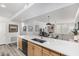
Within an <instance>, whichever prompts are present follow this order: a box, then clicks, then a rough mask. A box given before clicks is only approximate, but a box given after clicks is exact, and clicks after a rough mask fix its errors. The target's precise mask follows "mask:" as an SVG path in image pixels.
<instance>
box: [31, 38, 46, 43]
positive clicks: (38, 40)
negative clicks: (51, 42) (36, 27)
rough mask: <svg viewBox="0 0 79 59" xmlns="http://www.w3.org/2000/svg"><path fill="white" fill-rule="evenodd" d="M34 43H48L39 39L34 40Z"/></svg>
mask: <svg viewBox="0 0 79 59" xmlns="http://www.w3.org/2000/svg"><path fill="white" fill-rule="evenodd" d="M32 40H33V41H36V42H40V43H44V42H46V41H45V40H41V39H38V38H34V39H32Z"/></svg>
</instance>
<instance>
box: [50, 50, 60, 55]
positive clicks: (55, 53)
mask: <svg viewBox="0 0 79 59" xmlns="http://www.w3.org/2000/svg"><path fill="white" fill-rule="evenodd" d="M50 55H51V56H61V54H60V53H57V52H54V51H50Z"/></svg>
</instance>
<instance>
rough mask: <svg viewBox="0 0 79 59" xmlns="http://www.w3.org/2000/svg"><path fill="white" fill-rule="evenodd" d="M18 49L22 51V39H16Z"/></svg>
mask: <svg viewBox="0 0 79 59" xmlns="http://www.w3.org/2000/svg"><path fill="white" fill-rule="evenodd" d="M18 48H19V49H22V38H21V37H18Z"/></svg>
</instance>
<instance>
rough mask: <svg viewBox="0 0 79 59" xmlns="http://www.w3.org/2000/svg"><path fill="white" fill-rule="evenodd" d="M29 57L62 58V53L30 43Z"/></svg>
mask: <svg viewBox="0 0 79 59" xmlns="http://www.w3.org/2000/svg"><path fill="white" fill-rule="evenodd" d="M28 56H61V55H60V53H58V52H54V51H51V50H49V49H47V48H44V47H41V46H39V45H37V44H33V43H31V42H28Z"/></svg>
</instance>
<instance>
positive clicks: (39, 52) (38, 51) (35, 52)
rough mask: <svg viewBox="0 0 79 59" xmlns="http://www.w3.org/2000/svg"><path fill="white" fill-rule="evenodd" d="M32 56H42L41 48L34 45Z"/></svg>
mask: <svg viewBox="0 0 79 59" xmlns="http://www.w3.org/2000/svg"><path fill="white" fill-rule="evenodd" d="M34 56H42V47H40V46H38V45H34Z"/></svg>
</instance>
